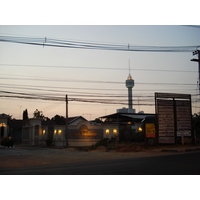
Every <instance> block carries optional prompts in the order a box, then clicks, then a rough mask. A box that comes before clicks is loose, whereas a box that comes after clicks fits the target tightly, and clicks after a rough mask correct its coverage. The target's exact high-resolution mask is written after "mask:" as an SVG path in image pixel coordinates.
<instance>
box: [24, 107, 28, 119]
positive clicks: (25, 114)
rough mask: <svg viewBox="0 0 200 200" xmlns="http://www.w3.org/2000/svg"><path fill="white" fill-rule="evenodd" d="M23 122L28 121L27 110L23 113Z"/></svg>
mask: <svg viewBox="0 0 200 200" xmlns="http://www.w3.org/2000/svg"><path fill="white" fill-rule="evenodd" d="M23 120H24V121H26V120H28V110H27V109H26V110H24V111H23Z"/></svg>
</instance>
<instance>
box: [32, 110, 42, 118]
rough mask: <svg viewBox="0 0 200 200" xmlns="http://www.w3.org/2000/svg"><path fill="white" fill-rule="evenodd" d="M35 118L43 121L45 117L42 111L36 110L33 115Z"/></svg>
mask: <svg viewBox="0 0 200 200" xmlns="http://www.w3.org/2000/svg"><path fill="white" fill-rule="evenodd" d="M33 117H34V118H37V119H43V118H44V115H43V113H42V111H39V110H38V109H36V110H35V111H34V113H33Z"/></svg>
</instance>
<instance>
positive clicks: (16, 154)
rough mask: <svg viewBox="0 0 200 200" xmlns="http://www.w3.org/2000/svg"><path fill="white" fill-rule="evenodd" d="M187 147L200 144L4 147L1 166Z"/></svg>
mask: <svg viewBox="0 0 200 200" xmlns="http://www.w3.org/2000/svg"><path fill="white" fill-rule="evenodd" d="M186 150H191V151H192V150H199V146H188V145H187V146H181V145H179V146H177V145H176V146H169V147H166V146H164V147H163V146H159V147H148V148H144V147H141V146H140V147H138V146H135V147H133V146H132V147H131V146H130V147H129V148H128V146H126V147H122V148H119V149H109V151H108V149H107V148H106V147H104V146H99V147H98V148H97V149H95V150H88V149H87V148H86V149H77V148H62V149H57V148H45V147H31V146H30V147H24V146H18V147H15V148H4V147H1V148H0V168H13V167H27V166H41V165H44V166H45V165H59V164H67V163H78V162H91V161H100V160H111V159H126V158H136V157H147V156H159V155H168V154H175V153H181V152H184V151H186Z"/></svg>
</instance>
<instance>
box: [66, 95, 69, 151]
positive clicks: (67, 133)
mask: <svg viewBox="0 0 200 200" xmlns="http://www.w3.org/2000/svg"><path fill="white" fill-rule="evenodd" d="M68 123H69V122H68V96H67V95H66V131H65V139H66V146H67V147H68V146H69V144H68V135H69V132H68Z"/></svg>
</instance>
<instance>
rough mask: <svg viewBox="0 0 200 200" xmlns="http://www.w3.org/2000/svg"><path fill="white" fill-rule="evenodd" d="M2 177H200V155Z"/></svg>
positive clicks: (23, 170) (36, 169)
mask: <svg viewBox="0 0 200 200" xmlns="http://www.w3.org/2000/svg"><path fill="white" fill-rule="evenodd" d="M0 174H2V175H200V152H188V153H180V154H171V155H159V156H151V157H137V158H128V159H116V160H106V161H93V162H80V163H68V164H59V165H45V166H31V167H30V166H29V167H20V168H0Z"/></svg>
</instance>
